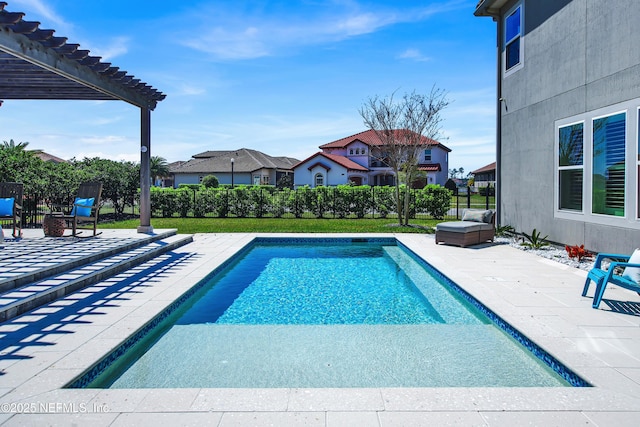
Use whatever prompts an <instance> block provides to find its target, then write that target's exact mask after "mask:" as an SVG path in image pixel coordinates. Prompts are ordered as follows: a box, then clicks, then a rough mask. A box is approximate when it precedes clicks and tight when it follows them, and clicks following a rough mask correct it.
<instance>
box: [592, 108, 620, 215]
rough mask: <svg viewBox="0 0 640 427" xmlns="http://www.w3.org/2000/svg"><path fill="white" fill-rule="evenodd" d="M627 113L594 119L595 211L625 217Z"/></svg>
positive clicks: (593, 210)
mask: <svg viewBox="0 0 640 427" xmlns="http://www.w3.org/2000/svg"><path fill="white" fill-rule="evenodd" d="M625 134H626V113H619V114H614V115H611V116H607V117H601V118H598V119H594V120H593V172H592V183H591V185H592V189H593V190H592V195H591V197H592V212H593V213H594V214H604V215H613V216H622V217H623V216H624V180H625Z"/></svg>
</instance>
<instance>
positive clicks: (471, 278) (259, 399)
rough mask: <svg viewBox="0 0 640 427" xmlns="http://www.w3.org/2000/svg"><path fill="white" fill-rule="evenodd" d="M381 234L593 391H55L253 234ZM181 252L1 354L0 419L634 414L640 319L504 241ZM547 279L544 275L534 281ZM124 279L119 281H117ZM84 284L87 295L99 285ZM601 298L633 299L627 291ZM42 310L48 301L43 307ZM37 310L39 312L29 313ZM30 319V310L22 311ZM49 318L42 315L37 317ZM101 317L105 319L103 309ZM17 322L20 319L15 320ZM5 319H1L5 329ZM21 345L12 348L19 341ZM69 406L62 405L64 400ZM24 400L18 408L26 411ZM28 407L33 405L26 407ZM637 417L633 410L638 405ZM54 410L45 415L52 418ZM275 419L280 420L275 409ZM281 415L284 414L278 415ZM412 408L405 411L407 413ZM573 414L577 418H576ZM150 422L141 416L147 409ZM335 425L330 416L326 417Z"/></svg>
mask: <svg viewBox="0 0 640 427" xmlns="http://www.w3.org/2000/svg"><path fill="white" fill-rule="evenodd" d="M260 236H263V237H284V238H288V237H304V236H309V237H356V238H357V237H373V238H377V237H383V238H388V237H391V236H393V237H394V238H396V239H398V241H400V242H401V243H402V244H403V245H405V246H406V247H408V248H409V249H411V250H412V251H413V252H414V253H416V254H417V255H419V256H420V257H423V258H425V257H426V258H428V263H429V264H431V265H432V266H433V267H434V268H436V269H437V270H439V271H440V272H442V274H444V275H446V276H447V277H448V278H450V279H451V280H453V281H454V282H455V283H457V284H458V285H459V286H461V287H462V288H463V289H464V290H465V291H466V292H468V293H469V294H471V295H472V296H474V298H476V299H478V300H479V301H481V302H482V303H484V304H485V305H487V306H488V307H489V308H491V310H493V311H494V312H495V313H496V314H497V315H499V316H500V317H502V318H505V320H507V321H508V322H509V323H510V324H511V325H513V326H514V327H515V328H517V329H518V330H520V331H521V332H522V333H523V334H525V335H526V336H528V337H529V338H531V339H532V340H533V341H534V342H536V343H537V344H538V345H539V346H540V347H541V348H543V349H545V351H548V352H549V353H550V354H552V355H554V357H556V358H558V360H560V361H561V362H562V363H564V364H566V365H567V366H568V367H570V368H571V369H572V370H573V371H575V372H576V373H577V374H578V375H580V376H581V377H583V378H584V379H586V380H587V381H589V382H590V383H592V384H593V385H594V387H590V388H381V389H153V390H151V389H145V390H97V389H63V388H61V387H63V386H64V385H65V384H66V383H68V382H69V381H71V380H72V379H73V378H75V377H76V376H77V375H79V374H80V373H81V372H83V371H84V370H86V369H87V368H88V367H89V366H91V365H92V364H93V363H96V361H97V360H99V358H100V357H101V356H103V355H104V354H106V353H107V352H109V351H110V350H111V349H112V348H114V347H115V346H116V345H117V344H118V343H119V342H121V341H122V339H124V338H126V337H127V336H128V335H129V334H131V332H133V331H134V330H135V329H136V328H138V327H141V326H142V325H143V324H144V323H145V322H146V321H148V320H150V319H151V318H152V317H153V316H154V315H155V314H157V313H159V312H160V311H161V310H163V309H164V307H166V306H167V305H168V304H170V303H171V301H173V299H175V297H177V296H178V295H180V294H181V293H182V292H184V291H186V290H187V289H188V288H190V287H191V286H193V285H194V284H195V283H197V281H198V280H200V279H201V278H203V277H204V276H205V275H206V274H207V273H208V271H210V270H211V269H212V268H213V267H215V266H218V265H220V264H222V263H224V262H225V260H227V259H228V258H229V257H230V256H231V255H233V254H234V253H236V252H237V251H239V250H241V248H242V247H244V246H245V245H246V244H247V243H248V242H249V241H251V240H252V239H253V238H254V237H260ZM174 252H176V253H177V255H180V256H184V257H185V259H187V261H185V262H184V264H179V265H177V266H175V268H173V267H171V268H167V269H166V270H163V271H162V273H161V274H158V276H156V277H151V280H153V285H152V286H146V285H145V287H140V288H136V290H135V293H131V294H130V295H129V294H127V298H126V299H123V301H122V303H121V304H114V306H109V305H103V306H100V310H103V312H102V314H100V315H96V314H92V312H91V311H90V310H89V311H87V312H86V314H82V313H81V314H79V315H78V317H77V318H76V319H75V320H76V321H77V323H74V324H65V325H64V327H65V328H67V330H65V333H64V334H60V336H55V337H53V336H52V338H51V339H52V340H53V341H52V343H50V344H51V345H49V346H46V347H43V348H37V347H28V346H25V348H24V349H22V352H21V353H20V356H22V357H24V358H22V359H16V360H14V361H12V362H11V363H6V362H5V363H4V364H3V365H2V370H3V372H4V373H5V375H3V376H0V380H1V382H0V384H1V385H0V393H2V397H0V404H2V405H3V406H2V407H3V408H5V405H7V404H9V405H13V406H14V408H11V407H10V406H8V407H6V408H8V409H19V408H18V407H17V405H18V404H22V407H21V409H23V411H20V413H16V412H18V411H9V412H8V413H7V411H2V412H4V413H0V422H1V421H7V422H9V423H16V424H19V423H20V422H22V421H24V419H25V418H24V417H29V419H33V420H37V419H47V420H49V419H64V418H65V417H69V418H71V419H74V417H82V419H83V420H88V419H92V420H93V419H95V420H96V421H95V422H92V424H97V425H111V424H112V423H114V422H116V423H117V422H124V421H125V420H135V419H136V417H138V416H142V414H144V415H146V416H149V415H150V414H155V415H156V416H167V414H177V413H179V414H181V416H182V417H183V418H181V419H184V417H198V416H203V417H204V416H206V417H207V421H211V419H212V417H213V418H215V417H219V419H220V420H228V421H229V422H231V421H232V420H234V422H238V421H241V420H242V419H244V418H243V417H244V416H245V415H243V414H248V413H253V414H254V415H255V414H261V415H260V417H261V419H265V420H273V419H276V420H278V419H279V420H290V419H291V417H292V416H293V415H296V414H297V415H296V418H295V419H297V420H304V421H305V423H310V424H314V423H317V424H318V425H328V424H329V420H345V419H353V417H355V418H356V419H360V420H368V419H371V420H374V419H375V421H376V423H377V424H378V425H383V424H387V423H389V424H388V425H393V423H395V422H396V421H398V420H399V419H414V418H413V417H417V418H415V419H421V420H423V419H425V418H424V417H435V418H438V417H440V416H443V414H449V415H450V416H452V417H453V418H451V419H458V420H469V421H472V420H476V421H477V422H478V423H484V424H488V423H489V420H490V419H491V418H492V417H496V416H498V417H500V416H499V415H496V412H497V413H511V414H512V415H516V414H524V413H531V412H533V413H556V415H557V414H558V413H561V414H562V417H568V418H570V419H574V420H583V419H590V420H592V421H593V420H597V419H598V417H600V416H602V417H605V416H609V417H610V416H611V414H612V413H613V414H615V417H618V418H620V419H622V420H623V422H624V421H626V420H627V419H628V420H629V421H631V420H632V419H633V418H632V417H631V415H633V413H634V412H640V399H638V398H636V397H635V396H638V395H640V360H638V358H637V357H636V356H635V355H637V354H640V352H638V351H637V350H638V349H640V328H638V326H640V321H639V318H638V317H637V316H628V315H624V314H621V313H617V312H615V311H611V310H593V309H591V298H584V297H581V296H580V291H581V289H582V285H583V284H584V280H585V278H586V272H584V271H581V270H576V269H573V268H571V267H567V266H564V265H562V264H559V263H555V262H552V261H548V260H541V259H540V258H539V257H536V256H534V255H532V254H530V253H526V252H525V251H520V250H518V249H515V248H510V247H508V246H507V245H490V244H486V245H479V246H475V247H469V248H457V247H450V246H445V245H436V244H435V242H434V239H433V236H430V235H424V234H400V233H399V234H393V235H390V234H340V235H332V234H308V235H301V234H280V233H278V234H264V233H260V234H254V233H212V234H198V235H195V236H194V242H193V243H191V244H189V245H186V246H184V247H182V248H180V249H177V250H175V251H174ZM541 278H544V283H543V284H541V283H540V279H541ZM123 280H125V279H123ZM91 288H93V290H92V289H88V290H86V291H84V293H85V294H91V292H92V291H95V290H97V289H104V288H105V285H102V287H101V286H100V285H96V286H93V287H91ZM607 292H608V293H609V292H611V293H610V294H608V295H607V297H610V298H620V299H621V300H623V301H629V300H630V301H633V302H636V301H640V299H639V298H638V297H637V296H636V295H635V294H631V293H629V292H628V291H624V290H615V289H612V290H611V291H609V290H608V291H607ZM43 312H44V313H46V307H45V308H44V309H43ZM36 313H37V311H36ZM27 316H28V315H27ZM45 316H46V314H45ZM103 316H104V317H103ZM17 319H21V320H16V322H20V321H22V322H26V321H27V320H28V319H27V318H25V317H24V316H23V317H20V318H17ZM12 323H13V322H11V321H9V322H7V323H5V324H4V327H10V326H9V325H10V324H12ZM19 350H20V349H19ZM65 404H66V406H65ZM25 409H26V411H25ZM30 409H34V411H30V412H36V413H34V414H30V413H26V412H29V410H30ZM636 416H637V414H636ZM52 417H53V418H52ZM273 417H276V418H273ZM277 417H283V418H277ZM407 417H408V418H407ZM574 417H578V418H574ZM145 419H148V418H145ZM334 422H335V421H334Z"/></svg>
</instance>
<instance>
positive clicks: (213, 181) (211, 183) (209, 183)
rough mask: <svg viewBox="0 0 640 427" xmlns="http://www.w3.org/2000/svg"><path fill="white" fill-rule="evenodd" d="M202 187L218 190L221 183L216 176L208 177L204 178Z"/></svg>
mask: <svg viewBox="0 0 640 427" xmlns="http://www.w3.org/2000/svg"><path fill="white" fill-rule="evenodd" d="M202 185H203V186H204V187H205V188H218V186H219V185H220V181H218V178H217V177H216V176H215V175H207V176H205V177H204V178H202Z"/></svg>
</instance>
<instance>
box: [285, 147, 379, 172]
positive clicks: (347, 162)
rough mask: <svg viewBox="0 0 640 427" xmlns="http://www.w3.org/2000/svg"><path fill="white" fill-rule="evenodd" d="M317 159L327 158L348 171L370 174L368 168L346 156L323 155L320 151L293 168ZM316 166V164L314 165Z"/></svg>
mask: <svg viewBox="0 0 640 427" xmlns="http://www.w3.org/2000/svg"><path fill="white" fill-rule="evenodd" d="M316 157H325V158H327V159H329V160H331V161H333V162H335V163H337V164H339V165H340V166H343V167H345V168H347V170H350V171H361V172H368V171H369V169H367V168H366V167H364V166H362V165H360V164H358V163H356V162H354V161H353V160H351V159H349V158H347V157H345V156H340V155H338V154H328V153H323V152H322V151H319V152H317V153H315V154H313V155H311V156H310V157H307V158H306V159H304V160H302V161H301V162H299V163H297V164H296V165H294V166H293V168H294V169H295V168H297V167H299V166H301V165H302V164H304V163H307V162H309V161H310V160H312V159H314V158H316ZM314 164H315V163H314Z"/></svg>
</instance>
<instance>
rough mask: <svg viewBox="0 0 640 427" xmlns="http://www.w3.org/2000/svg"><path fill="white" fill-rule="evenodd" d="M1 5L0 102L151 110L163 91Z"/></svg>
mask: <svg viewBox="0 0 640 427" xmlns="http://www.w3.org/2000/svg"><path fill="white" fill-rule="evenodd" d="M6 5H7V3H6V2H4V1H0V100H7V99H64V100H81V99H85V100H122V101H126V102H128V103H130V104H133V105H136V106H138V107H141V108H148V109H150V110H153V109H155V107H156V104H157V103H158V102H159V101H162V100H163V99H164V98H165V95H164V94H163V93H162V92H159V91H158V90H156V89H154V88H153V87H151V86H149V85H147V84H146V83H144V82H141V81H140V80H139V79H136V78H134V76H132V75H129V74H128V73H127V72H126V71H123V70H120V69H119V68H118V67H114V66H112V65H111V63H109V62H101V61H100V60H101V59H102V58H101V57H99V56H91V55H90V52H89V51H88V50H84V49H80V45H79V44H76V43H67V38H66V37H57V36H54V33H55V31H54V30H51V29H41V28H39V26H40V23H39V22H36V21H25V20H23V19H22V18H23V17H24V16H25V14H24V13H23V12H8V11H6V10H4V9H5V6H6Z"/></svg>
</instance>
